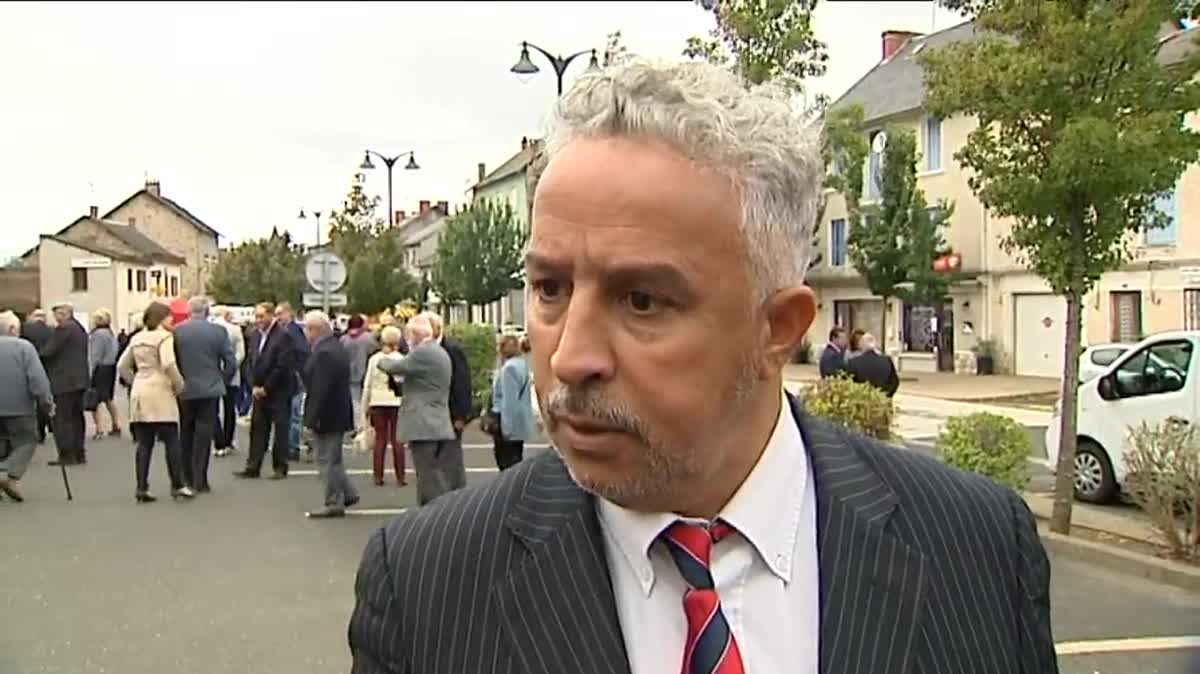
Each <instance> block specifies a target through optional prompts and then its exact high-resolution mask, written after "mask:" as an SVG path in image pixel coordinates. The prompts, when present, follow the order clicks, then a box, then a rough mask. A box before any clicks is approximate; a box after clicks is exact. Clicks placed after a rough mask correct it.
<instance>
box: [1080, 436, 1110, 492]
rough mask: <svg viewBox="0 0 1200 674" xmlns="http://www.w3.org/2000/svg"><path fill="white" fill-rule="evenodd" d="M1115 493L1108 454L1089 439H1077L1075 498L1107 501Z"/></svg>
mask: <svg viewBox="0 0 1200 674" xmlns="http://www.w3.org/2000/svg"><path fill="white" fill-rule="evenodd" d="M1116 494H1117V481H1116V478H1114V477H1113V469H1112V463H1111V462H1110V461H1109V460H1108V454H1106V453H1105V452H1104V449H1103V448H1102V447H1100V445H1098V444H1096V443H1095V442H1092V441H1091V440H1079V444H1078V445H1077V446H1076V447H1075V498H1077V499H1079V500H1080V501H1086V502H1088V503H1109V502H1111V501H1112V499H1113V497H1114V496H1116Z"/></svg>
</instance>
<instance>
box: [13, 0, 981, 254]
mask: <svg viewBox="0 0 1200 674" xmlns="http://www.w3.org/2000/svg"><path fill="white" fill-rule="evenodd" d="M961 20H962V18H961V17H960V16H957V15H955V14H952V13H950V12H946V11H944V10H940V9H938V10H936V11H935V10H934V8H933V5H932V3H930V2H822V3H821V4H820V5H819V6H818V9H817V14H816V26H817V33H818V36H819V37H820V38H821V39H823V40H825V41H826V42H827V43H828V45H829V52H830V67H829V72H828V74H827V75H826V76H825V77H824V78H821V79H820V80H816V81H814V82H813V83H812V87H813V89H814V90H815V91H817V92H822V93H826V94H829V95H831V96H834V97H836V96H837V95H839V94H840V93H842V92H843V91H844V90H845V89H846V88H848V87H849V86H850V85H851V84H853V83H854V81H855V80H857V79H858V78H859V77H860V76H861V75H862V74H863V73H864V72H866V71H867V70H868V69H869V68H870V67H871V66H872V65H874V63H875V62H876V61H877V60H878V59H879V56H880V38H879V35H880V32H881V31H883V30H886V29H910V30H916V31H920V32H928V31H930V30H931V28H936V29H943V28H947V27H949V26H952V25H954V24H956V23H958V22H959V21H961ZM711 25H712V18H711V16H710V15H708V14H707V13H705V12H704V11H703V10H701V9H700V8H699V7H698V6H696V5H695V4H693V3H690V2H684V1H679V2H596V3H587V2H557V3H519V2H512V3H507V2H487V3H453V2H436V3H417V2H404V3H382V2H370V3H344V2H343V3H337V4H334V3H328V4H326V3H320V2H303V3H263V4H256V3H232V2H230V3H220V2H204V3H184V2H170V3H157V4H156V3H103V2H95V3H92V2H89V3H77V4H76V3H60V2H53V3H11V2H10V3H4V4H0V64H3V66H0V209H2V212H3V213H4V214H5V219H4V224H3V226H2V231H3V235H4V236H3V237H2V238H0V257H7V256H9V255H13V254H16V253H19V252H20V251H22V250H24V249H26V248H28V247H30V246H32V245H34V244H36V243H37V237H38V234H40V233H52V232H55V231H57V230H59V229H61V228H62V227H64V226H65V225H66V224H68V223H69V222H70V221H71V220H73V219H74V218H76V217H78V216H80V215H83V214H84V213H86V211H87V209H88V206H90V205H93V204H95V205H97V206H99V207H100V209H101V211H105V210H107V209H110V208H112V207H114V206H116V205H117V204H118V203H119V202H120V201H122V200H123V199H124V198H125V197H127V196H128V195H130V194H132V193H133V192H134V191H136V190H138V189H140V188H141V186H142V185H143V183H144V178H145V177H146V176H147V175H149V177H151V178H155V179H158V180H159V181H161V183H162V190H163V194H164V195H166V196H169V197H171V198H173V199H175V200H177V201H178V202H180V203H181V204H183V205H184V206H185V207H186V208H188V209H189V210H191V211H192V212H193V213H195V214H196V215H197V216H199V217H200V218H201V219H203V220H204V221H206V222H207V223H208V224H210V225H211V226H213V227H214V228H216V229H217V230H218V231H220V232H221V233H222V234H223V235H224V236H225V237H226V241H230V240H232V241H238V240H241V239H244V238H249V237H257V236H261V235H263V234H266V233H267V232H269V231H270V229H271V227H272V226H276V225H277V226H280V227H281V228H290V229H292V231H293V232H295V233H297V236H298V238H299V239H300V240H302V241H306V242H310V241H311V240H312V238H313V236H314V234H313V230H312V227H311V222H312V221H311V220H309V221H307V222H308V223H310V224H309V225H307V226H306V225H305V224H304V223H302V222H301V221H298V220H297V219H296V214H297V213H298V212H299V210H300V209H301V208H307V209H321V210H325V211H328V210H329V208H330V207H333V206H337V205H338V204H340V203H341V201H342V198H343V196H344V195H345V193H346V190H347V188H348V187H349V185H350V181H351V180H352V177H353V174H354V173H355V172H356V171H357V167H358V164H359V163H360V162H361V160H362V153H363V150H364V149H365V148H368V147H369V148H371V149H374V150H378V151H380V152H384V153H387V154H396V153H400V152H403V151H405V150H409V149H412V150H416V152H417V159H418V161H419V162H420V164H421V169H420V170H419V171H415V172H413V171H400V170H399V166H397V170H396V174H395V178H396V181H395V203H396V208H397V209H408V210H413V209H414V208H415V207H416V203H417V201H418V200H420V199H429V200H431V201H439V200H446V201H450V202H451V203H459V202H462V201H463V199H464V192H465V190H466V188H467V187H468V186H469V184H470V183H471V181H472V178H473V176H474V175H475V171H476V168H475V167H476V164H477V163H478V162H485V163H486V164H487V165H488V167H489V169H490V168H495V167H496V166H498V165H499V164H500V163H501V162H503V161H504V160H505V159H507V158H508V157H509V156H510V155H511V154H512V153H513V152H515V151H516V150H517V149H518V148H519V143H520V139H521V137H522V136H523V135H531V136H532V135H536V134H538V133H539V130H540V129H541V125H542V122H543V119H544V113H545V111H546V110H547V109H548V106H549V105H550V103H551V102H552V101H553V98H554V94H555V83H554V77H553V73H552V71H550V69H549V67H548V64H546V63H545V62H544V61H542V60H538V59H539V57H535V62H537V63H538V65H539V66H541V67H542V68H543V71H542V73H541V74H539V75H538V76H536V77H535V78H533V80H532V81H530V82H528V83H524V84H523V83H521V82H520V81H519V80H518V79H517V78H516V77H515V76H513V75H512V74H510V73H509V72H508V69H509V68H510V67H511V66H512V64H513V63H514V62H515V61H516V59H517V56H518V52H519V47H518V43H519V42H520V41H521V40H528V41H530V42H533V43H535V44H538V45H540V46H542V47H544V48H546V49H548V50H550V51H553V52H574V51H578V50H582V49H587V48H590V47H596V48H600V49H602V48H603V45H604V39H605V35H606V33H608V32H610V31H612V30H617V29H620V30H621V31H622V32H623V35H624V40H625V43H626V45H627V47H628V48H629V50H630V51H632V52H634V53H637V54H642V55H647V56H657V57H668V58H677V57H679V53H680V50H681V49H682V47H683V43H684V40H685V39H686V38H687V37H688V36H689V35H693V34H699V33H703V32H704V31H706V30H707V29H709V28H710V27H711ZM586 66H587V60H586V58H581V59H578V60H577V61H576V62H575V63H573V64H572V66H571V69H570V70H569V71H568V75H567V78H568V86H569V81H570V79H571V78H572V76H573V75H575V74H578V73H580V72H582V71H583V70H584V68H586ZM367 187H368V190H369V191H370V192H372V193H377V194H380V195H382V196H384V199H385V200H386V191H387V183H386V175H385V172H384V171H383V170H382V167H381V168H379V169H376V170H375V171H374V172H372V173H371V174H370V175H369V177H368V182H367Z"/></svg>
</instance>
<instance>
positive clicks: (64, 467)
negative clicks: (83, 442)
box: [58, 463, 74, 501]
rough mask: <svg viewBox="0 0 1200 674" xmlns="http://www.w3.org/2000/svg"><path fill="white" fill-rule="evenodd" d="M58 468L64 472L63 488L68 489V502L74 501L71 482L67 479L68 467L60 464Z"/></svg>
mask: <svg viewBox="0 0 1200 674" xmlns="http://www.w3.org/2000/svg"><path fill="white" fill-rule="evenodd" d="M58 467H59V469H61V470H62V476H63V486H64V487H66V488H67V500H68V501H72V500H74V498H73V497H72V496H71V480H69V479H68V478H67V467H66V466H64V465H62V464H61V463H60V464H58Z"/></svg>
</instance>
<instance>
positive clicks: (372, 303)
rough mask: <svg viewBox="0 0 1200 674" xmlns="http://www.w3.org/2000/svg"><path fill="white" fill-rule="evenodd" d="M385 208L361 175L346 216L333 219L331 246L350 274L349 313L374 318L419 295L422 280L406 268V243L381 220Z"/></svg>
mask: <svg viewBox="0 0 1200 674" xmlns="http://www.w3.org/2000/svg"><path fill="white" fill-rule="evenodd" d="M379 205H380V198H379V197H378V196H373V197H372V196H368V195H367V193H366V191H365V190H364V189H363V176H362V174H361V173H360V174H357V175H355V177H354V182H353V184H351V186H350V191H349V192H348V193H347V194H346V199H345V201H343V202H342V210H340V211H333V212H332V213H330V214H329V225H330V226H329V243H330V245H331V246H332V247H333V250H334V252H335V253H337V255H338V257H340V258H341V259H342V261H343V262H344V263H345V264H346V267H347V268H348V270H349V275H348V278H347V283H346V299H347V301H349V306H348V307H347V308H348V309H350V310H351V311H354V312H361V313H366V314H374V313H376V312H379V311H383V310H384V309H389V308H391V307H393V306H395V305H396V304H397V303H399V302H401V301H404V300H415V299H418V295H419V287H418V284H417V280H416V279H414V278H413V277H412V275H411V274H409V273H408V271H407V270H406V268H405V247H404V241H402V240H401V239H400V234H399V231H398V230H397V229H395V228H393V227H389V226H388V225H387V224H386V223H385V221H384V219H383V218H381V217H378V216H377V215H376V211H377V210H378V209H379Z"/></svg>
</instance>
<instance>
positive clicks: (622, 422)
mask: <svg viewBox="0 0 1200 674" xmlns="http://www.w3.org/2000/svg"><path fill="white" fill-rule="evenodd" d="M544 411H545V413H546V415H547V417H549V419H548V420H549V421H550V422H551V423H555V422H556V417H562V416H567V415H570V416H575V417H584V418H586V419H589V420H591V421H594V422H596V423H597V424H600V425H603V426H610V427H612V428H615V429H617V430H619V431H622V432H624V433H629V434H631V435H634V436H637V437H638V438H639V439H641V440H643V441H646V440H647V439H648V438H647V436H648V435H649V433H648V432H647V428H646V424H645V423H644V422H643V421H642V420H641V418H640V417H638V416H637V414H635V413H634V412H633V411H632V410H630V409H629V408H628V407H626V406H625V405H622V404H620V403H617V402H613V401H610V400H609V399H608V398H606V397H605V396H604V395H603V394H602V393H600V392H599V391H596V390H594V389H577V388H575V389H573V388H571V387H569V386H559V387H557V388H555V389H554V390H553V391H551V392H550V393H549V394H548V395H547V396H546V401H545V403H544Z"/></svg>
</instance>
